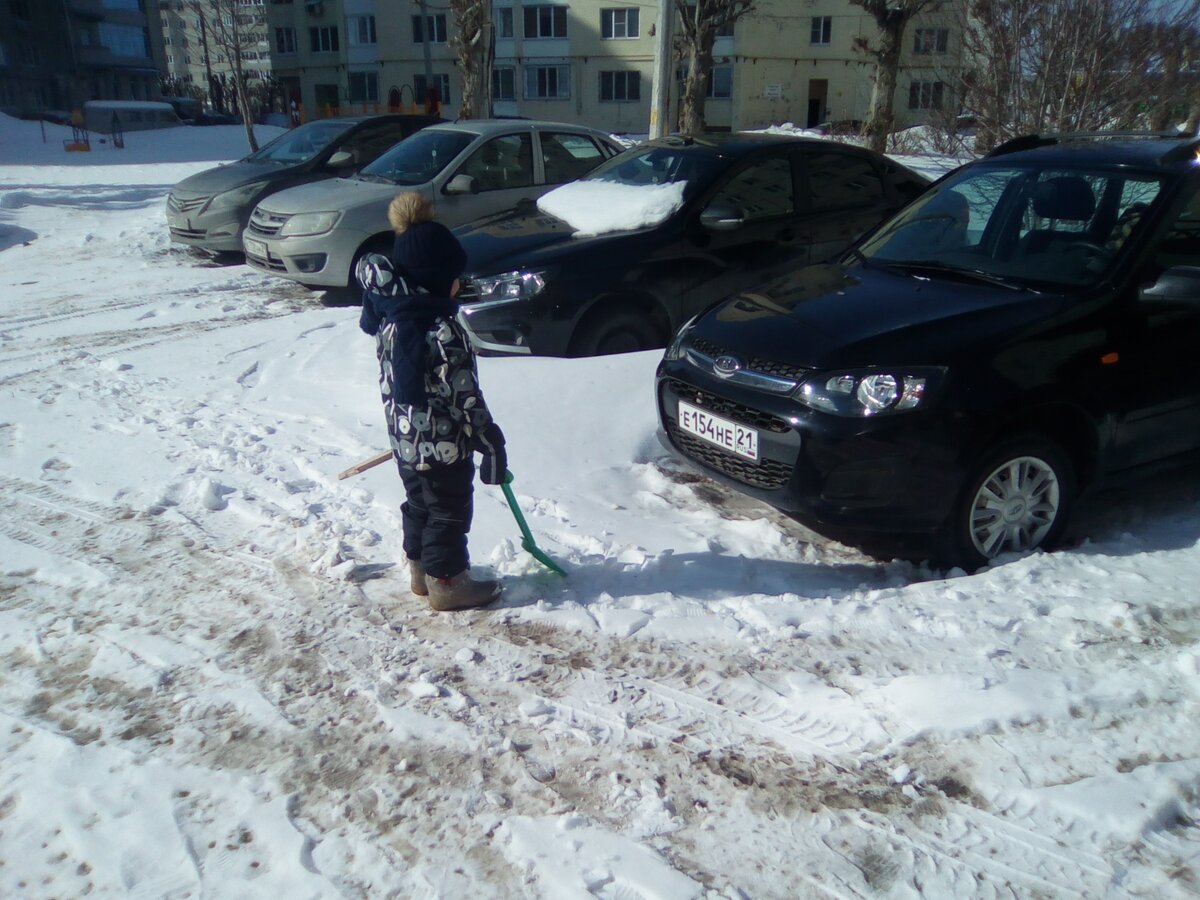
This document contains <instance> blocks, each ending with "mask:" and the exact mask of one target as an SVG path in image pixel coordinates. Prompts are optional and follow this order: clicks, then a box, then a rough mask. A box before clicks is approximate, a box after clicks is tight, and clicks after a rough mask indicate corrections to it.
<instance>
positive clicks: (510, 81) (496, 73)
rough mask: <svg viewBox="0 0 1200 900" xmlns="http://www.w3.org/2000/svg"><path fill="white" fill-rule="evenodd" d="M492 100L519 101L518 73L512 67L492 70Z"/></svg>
mask: <svg viewBox="0 0 1200 900" xmlns="http://www.w3.org/2000/svg"><path fill="white" fill-rule="evenodd" d="M492 99H493V100H516V99H517V85H516V71H515V70H514V69H513V68H512V66H504V67H502V68H498V69H492Z"/></svg>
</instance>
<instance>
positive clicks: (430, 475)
mask: <svg viewBox="0 0 1200 900" xmlns="http://www.w3.org/2000/svg"><path fill="white" fill-rule="evenodd" d="M399 468H400V477H401V478H402V479H403V480H404V490H405V491H406V492H407V494H408V499H407V500H406V501H405V502H404V504H403V505H402V506H401V507H400V512H401V516H402V521H403V523H404V552H405V553H406V554H407V555H408V558H409V559H419V560H420V561H421V564H422V565H423V566H424V567H425V573H426V574H427V575H429V576H430V577H431V578H453V577H454V576H455V575H457V574H458V573H459V572H462V571H463V570H464V569H466V568H467V566H468V563H469V558H468V556H467V532H468V531H470V530H471V513H472V498H471V495H472V492H473V491H474V490H475V461H474V460H473V459H471V458H470V457H468V458H467V459H465V460H461V461H459V462H456V463H453V464H451V465H448V466H435V467H433V468H431V469H424V470H422V471H420V472H418V471H417V470H416V469H413V468H411V467H409V466H405V465H401V466H400V467H399Z"/></svg>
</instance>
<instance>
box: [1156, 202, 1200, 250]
mask: <svg viewBox="0 0 1200 900" xmlns="http://www.w3.org/2000/svg"><path fill="white" fill-rule="evenodd" d="M1154 263H1155V265H1156V266H1157V267H1158V268H1159V269H1160V270H1162V269H1169V268H1171V267H1172V266H1200V187H1198V188H1194V189H1193V190H1192V197H1191V199H1190V200H1189V201H1188V202H1187V205H1185V206H1184V208H1183V209H1182V210H1181V211H1180V213H1179V215H1178V216H1176V217H1175V221H1174V222H1172V223H1171V224H1170V225H1169V226H1168V227H1167V230H1166V233H1165V234H1163V236H1162V240H1160V241H1159V244H1158V247H1157V248H1156V249H1155V252H1154Z"/></svg>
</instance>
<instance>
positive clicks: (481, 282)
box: [463, 271, 547, 310]
mask: <svg viewBox="0 0 1200 900" xmlns="http://www.w3.org/2000/svg"><path fill="white" fill-rule="evenodd" d="M546 274H547V273H546V272H544V271H538V272H505V273H504V274H503V275H489V276H486V277H484V278H472V279H471V285H472V287H473V288H474V289H475V293H476V296H474V297H472V298H471V299H470V301H469V302H467V303H465V304H463V305H464V306H466V307H468V308H470V309H472V310H475V309H483V308H485V307H488V306H492V305H495V304H500V303H511V302H512V301H514V300H528V299H529V298H530V297H536V296H537V295H538V294H540V293H541V292H542V291H544V290H545V289H546Z"/></svg>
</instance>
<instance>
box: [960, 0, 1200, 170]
mask: <svg viewBox="0 0 1200 900" xmlns="http://www.w3.org/2000/svg"><path fill="white" fill-rule="evenodd" d="M959 17H960V18H959V27H960V31H961V34H962V41H963V52H964V57H965V58H966V59H968V60H969V61H970V64H969V65H968V66H967V67H966V68H965V69H964V71H963V77H962V79H961V82H960V84H959V85H958V88H959V90H958V91H957V93H958V95H959V96H961V97H962V102H963V110H964V112H967V113H969V114H971V115H973V116H974V117H975V119H976V121H977V123H978V134H977V138H976V148H977V149H978V150H986V149H989V148H990V147H992V146H994V145H995V144H997V143H999V142H1001V141H1004V140H1006V139H1008V138H1011V137H1015V136H1017V135H1020V134H1031V133H1037V132H1063V131H1092V130H1099V129H1114V128H1136V127H1160V128H1161V127H1167V126H1173V125H1175V124H1177V123H1179V122H1180V121H1182V120H1183V119H1184V118H1186V116H1187V115H1188V110H1189V109H1190V108H1195V107H1194V104H1196V103H1197V101H1200V96H1197V95H1196V94H1195V91H1196V90H1197V79H1198V78H1200V70H1198V68H1197V65H1198V64H1197V59H1198V52H1197V47H1198V45H1200V34H1198V32H1200V0H1177V2H1173V3H1163V2H1161V0H967V2H965V3H963V4H962V5H961V8H960V10H959Z"/></svg>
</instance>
